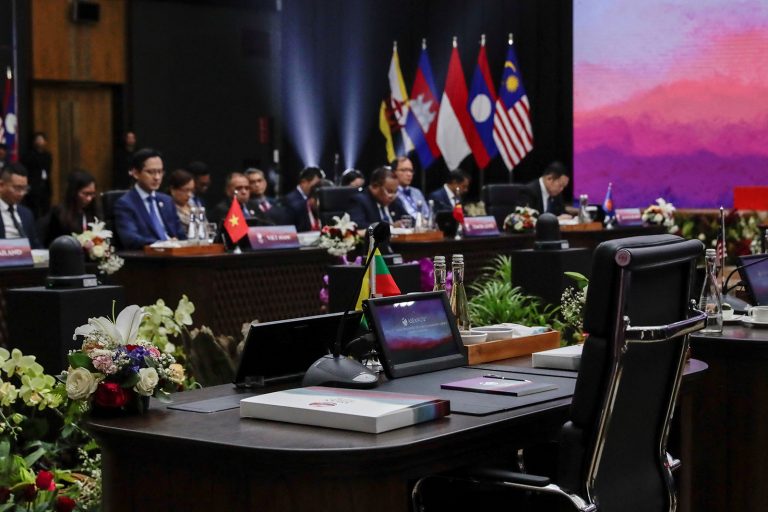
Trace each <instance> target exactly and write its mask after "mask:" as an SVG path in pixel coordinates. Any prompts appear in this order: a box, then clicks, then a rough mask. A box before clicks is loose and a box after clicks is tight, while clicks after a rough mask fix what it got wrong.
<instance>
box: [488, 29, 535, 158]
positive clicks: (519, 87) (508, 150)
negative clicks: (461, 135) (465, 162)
mask: <svg viewBox="0 0 768 512" xmlns="http://www.w3.org/2000/svg"><path fill="white" fill-rule="evenodd" d="M493 140H494V141H496V147H497V148H498V149H499V153H500V154H501V158H502V159H503V160H504V164H505V165H506V166H507V169H509V170H510V171H511V170H512V169H513V168H514V167H515V166H516V165H517V164H518V163H520V160H522V159H523V157H524V156H525V155H527V154H528V153H530V152H531V150H533V130H532V129H531V113H530V105H529V103H528V95H527V94H525V88H524V87H523V78H522V77H521V76H520V69H519V67H518V65H517V57H516V56H515V49H514V48H513V46H512V34H510V35H509V50H508V51H507V60H506V61H505V62H504V72H503V73H502V75H501V85H499V99H498V100H496V115H495V116H494V118H493Z"/></svg>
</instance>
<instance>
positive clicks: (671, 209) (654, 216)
mask: <svg viewBox="0 0 768 512" xmlns="http://www.w3.org/2000/svg"><path fill="white" fill-rule="evenodd" d="M675 211H676V209H675V205H673V204H672V203H668V202H666V201H665V200H664V199H662V198H658V199H656V204H652V205H651V206H649V207H648V208H646V209H645V211H643V216H642V219H643V222H645V223H646V224H654V225H657V226H664V227H666V228H667V230H668V231H669V232H670V233H675V232H677V225H676V224H675Z"/></svg>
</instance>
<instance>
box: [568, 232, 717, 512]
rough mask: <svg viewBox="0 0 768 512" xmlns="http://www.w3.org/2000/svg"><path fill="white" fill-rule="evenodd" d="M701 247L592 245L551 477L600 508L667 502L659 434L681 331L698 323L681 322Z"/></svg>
mask: <svg viewBox="0 0 768 512" xmlns="http://www.w3.org/2000/svg"><path fill="white" fill-rule="evenodd" d="M702 250H703V245H702V244H701V242H699V241H696V240H684V239H682V238H680V237H677V236H673V235H654V236H642V237H633V238H624V239H617V240H611V241H608V242H604V243H602V244H600V245H599V246H598V247H597V248H596V249H595V253H594V259H593V266H592V276H591V280H590V285H589V290H588V294H587V304H586V311H585V317H584V329H585V331H586V332H588V333H589V337H588V338H587V342H586V343H585V345H584V350H583V353H582V358H581V368H580V370H579V377H578V380H577V383H576V390H575V393H574V398H573V405H572V407H571V411H570V420H569V421H568V422H567V423H566V424H565V425H564V426H563V429H562V432H561V440H560V464H559V475H558V483H559V484H560V485H561V486H562V487H564V488H566V489H568V490H570V491H572V492H579V493H583V492H586V494H587V496H589V498H590V500H591V501H593V502H595V503H596V504H597V505H598V508H599V510H601V511H608V512H610V511H614V510H620V511H622V512H635V511H643V512H646V511H648V512H651V511H654V512H656V511H662V510H673V508H674V506H675V503H676V498H675V493H674V488H673V485H674V484H673V481H672V476H671V472H670V470H669V468H668V466H667V464H666V463H667V460H666V440H667V432H668V428H669V422H670V420H671V415H672V410H673V408H674V403H675V400H676V398H677V392H678V389H679V384H680V379H681V377H682V370H683V366H684V361H685V352H686V350H687V346H688V333H689V332H692V331H693V330H697V329H699V328H701V326H702V325H703V323H702V320H701V317H698V320H691V319H689V313H690V304H689V295H690V289H691V282H692V279H693V276H694V272H695V266H696V260H697V258H698V257H699V256H700V255H701V254H702ZM628 324H629V325H628ZM638 326H643V327H638ZM646 326H657V327H654V328H649V327H646Z"/></svg>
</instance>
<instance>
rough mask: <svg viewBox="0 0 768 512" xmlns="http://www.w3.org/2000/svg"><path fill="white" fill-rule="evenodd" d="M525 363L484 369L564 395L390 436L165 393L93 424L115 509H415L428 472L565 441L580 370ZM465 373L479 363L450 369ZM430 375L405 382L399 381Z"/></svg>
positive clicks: (215, 392) (193, 394)
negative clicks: (242, 411)
mask: <svg viewBox="0 0 768 512" xmlns="http://www.w3.org/2000/svg"><path fill="white" fill-rule="evenodd" d="M525 367H530V356H527V357H521V358H515V359H510V360H505V361H500V362H496V363H486V365H484V368H491V369H493V371H510V372H511V371H519V372H529V373H530V374H531V377H530V378H532V379H534V380H535V379H544V380H553V379H559V380H558V382H559V383H560V387H561V388H563V390H564V393H559V397H557V398H554V399H551V397H552V396H555V395H547V393H541V395H542V398H541V399H534V400H533V401H532V402H531V403H529V404H528V405H525V406H523V407H518V408H514V409H511V410H504V411H501V412H498V413H492V414H488V415H485V416H473V415H468V414H459V413H453V414H451V415H450V416H448V417H446V418H442V419H439V420H435V421H431V422H428V423H422V424H418V425H414V426H410V427H405V428H401V429H397V430H393V431H389V432H385V433H382V434H367V433H361V432H353V431H344V430H334V429H327V428H320V427H312V426H305V425H296V424H289V423H278V422H271V421H264V420H254V419H241V418H240V417H239V410H238V409H237V408H236V406H235V408H230V409H227V410H221V411H218V412H211V413H199V412H190V411H182V410H175V409H171V408H169V407H168V406H165V405H162V404H160V403H158V402H156V401H153V402H152V404H151V406H150V409H149V411H148V412H147V413H146V414H144V415H141V416H131V417H123V418H108V419H99V418H93V419H91V420H90V422H89V426H88V428H89V430H90V431H91V432H92V433H93V434H94V436H95V437H96V438H97V440H98V441H99V443H100V445H101V447H102V464H103V468H102V478H103V492H104V498H103V505H104V510H106V511H108V512H114V511H134V510H142V511H153V510H158V511H160V510H162V511H168V510H179V511H182V510H183V511H195V510H230V511H236V510H259V511H271V510H280V511H328V510H365V511H366V512H376V511H388V512H397V511H407V510H409V507H410V504H409V493H410V489H411V486H412V485H413V483H414V482H415V480H417V479H418V478H419V477H421V476H424V475H428V474H433V473H435V472H438V471H443V470H447V469H451V468H456V467H459V466H462V465H465V464H472V463H488V462H493V461H501V460H506V461H512V460H514V454H515V453H516V450H517V449H518V448H523V447H525V446H528V445H531V444H535V443H539V442H543V441H548V440H551V439H553V438H554V437H555V434H556V432H557V431H558V430H559V428H560V426H561V425H562V423H563V422H564V421H565V419H566V415H567V411H568V407H569V405H570V402H571V394H572V392H573V384H575V380H576V379H575V377H576V373H575V372H563V371H558V370H538V369H530V368H527V369H526V368H525ZM705 368H706V365H705V364H703V363H701V362H699V361H695V360H692V361H691V362H690V363H689V364H688V366H687V369H686V375H687V376H686V378H685V382H684V386H683V391H682V400H685V396H686V395H687V393H688V391H687V388H688V387H689V382H688V381H690V380H691V379H692V378H695V377H696V376H697V375H699V374H700V373H702V371H703V370H704V369H705ZM458 370H466V371H470V370H469V369H454V370H447V371H458ZM477 371H486V370H477ZM553 372H554V374H556V375H557V377H556V376H555V375H553ZM418 377H420V376H416V377H406V378H404V379H397V381H398V385H399V388H398V389H400V390H403V389H404V388H405V389H407V388H408V379H417V378H418ZM393 382H394V381H393ZM412 382H414V383H418V382H419V381H418V380H414V381H412ZM385 384H386V383H385ZM414 386H415V387H416V389H415V390H414V391H415V392H423V391H424V390H423V386H422V385H420V384H414ZM274 389H277V388H272V389H270V391H272V390H274ZM380 389H383V390H387V389H388V388H387V387H386V385H382V386H381V387H380ZM549 393H552V392H549ZM252 394H255V393H254V392H253V391H251V392H239V391H237V390H236V389H235V388H234V386H232V385H223V386H216V387H211V388H206V389H201V390H195V391H188V392H185V393H182V394H177V395H174V401H175V402H176V405H182V406H183V404H190V403H194V404H198V403H207V401H211V400H232V401H233V403H235V404H236V403H237V400H238V399H239V398H240V397H245V396H250V395H252ZM548 396H549V397H550V398H547V397H548Z"/></svg>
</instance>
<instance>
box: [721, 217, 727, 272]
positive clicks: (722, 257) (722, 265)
mask: <svg viewBox="0 0 768 512" xmlns="http://www.w3.org/2000/svg"><path fill="white" fill-rule="evenodd" d="M720 237H721V239H722V241H723V242H722V243H723V250H722V252H721V253H720V284H721V286H722V284H723V278H724V277H725V252H726V247H727V245H726V243H725V209H724V208H723V207H722V206H720Z"/></svg>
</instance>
